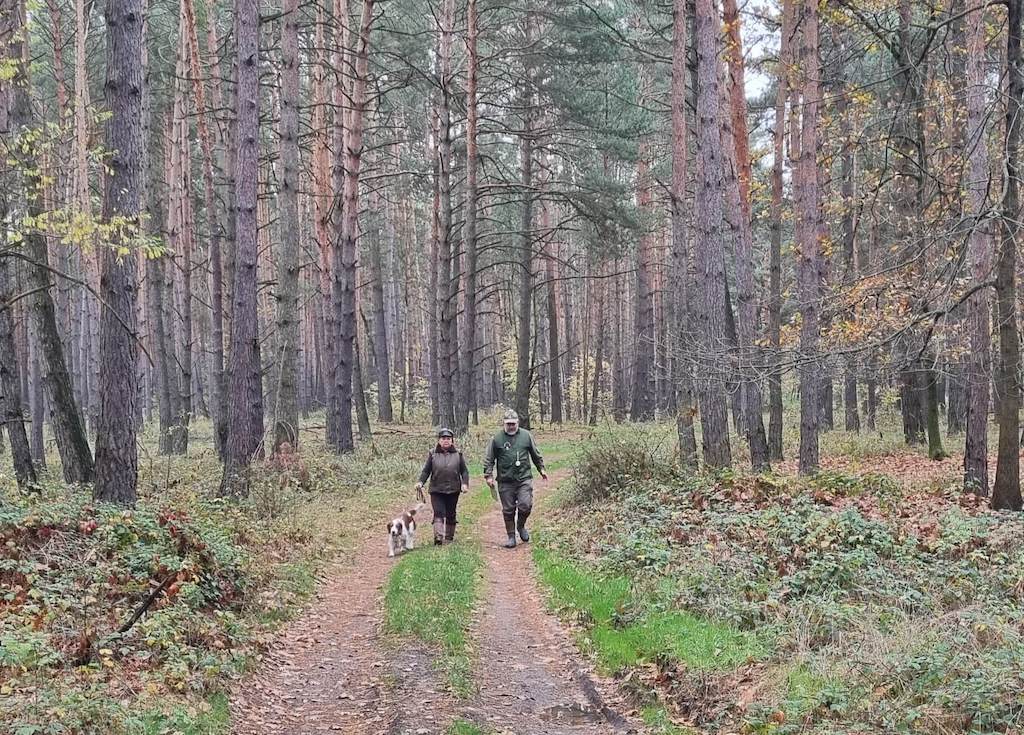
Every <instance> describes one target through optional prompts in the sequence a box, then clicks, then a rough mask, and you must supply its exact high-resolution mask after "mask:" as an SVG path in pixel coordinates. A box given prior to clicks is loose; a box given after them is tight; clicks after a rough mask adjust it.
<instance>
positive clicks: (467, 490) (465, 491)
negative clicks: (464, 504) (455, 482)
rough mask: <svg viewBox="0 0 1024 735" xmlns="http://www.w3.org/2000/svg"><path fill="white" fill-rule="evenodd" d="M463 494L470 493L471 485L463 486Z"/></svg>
mask: <svg viewBox="0 0 1024 735" xmlns="http://www.w3.org/2000/svg"><path fill="white" fill-rule="evenodd" d="M462 492H464V493H468V492H469V485H463V486H462Z"/></svg>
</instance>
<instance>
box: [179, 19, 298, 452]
mask: <svg viewBox="0 0 1024 735" xmlns="http://www.w3.org/2000/svg"><path fill="white" fill-rule="evenodd" d="M185 1H186V2H187V1H188V0H185ZM281 14H282V18H281V21H282V26H281V123H280V125H281V127H280V134H281V191H280V193H279V195H278V201H279V202H280V206H281V215H280V218H281V228H280V238H281V244H280V247H279V249H278V262H277V266H278V271H277V293H276V294H275V296H276V298H277V373H276V374H277V385H276V386H275V391H274V393H275V395H274V452H275V453H277V452H278V451H279V450H280V449H281V445H282V444H284V443H286V442H287V443H288V444H289V445H290V447H291V448H292V449H296V448H297V447H298V445H299V393H298V382H297V377H298V375H297V374H298V351H299V191H298V187H299V102H300V99H299V95H300V87H299V2H298V0H282V3H281Z"/></svg>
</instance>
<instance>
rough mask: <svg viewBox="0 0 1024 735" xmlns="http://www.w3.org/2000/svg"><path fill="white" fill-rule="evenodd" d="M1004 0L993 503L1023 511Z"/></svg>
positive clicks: (1011, 20)
mask: <svg viewBox="0 0 1024 735" xmlns="http://www.w3.org/2000/svg"><path fill="white" fill-rule="evenodd" d="M1022 3H1024V0H1007V8H1008V12H1007V34H1006V67H1007V74H1008V77H1009V78H1008V85H1007V107H1006V149H1005V150H1006V152H1005V158H1004V160H1005V170H1006V188H1005V194H1004V198H1003V217H1002V228H1003V229H1002V236H1001V238H1000V241H999V250H998V252H997V254H996V319H997V322H998V324H999V367H998V370H997V371H996V406H997V411H996V415H997V421H998V425H999V450H998V454H997V457H996V479H995V484H994V485H993V486H992V507H993V508H997V509H1004V508H1010V509H1013V510H1020V509H1021V494H1020V415H1019V414H1020V389H1019V387H1018V383H1017V381H1018V376H1019V375H1020V335H1019V334H1018V332H1017V308H1016V303H1017V270H1016V269H1017V237H1018V233H1019V231H1020V225H1019V222H1020V185H1021V184H1020V176H1021V170H1020V169H1021V160H1020V143H1021V115H1024V59H1022V58H1021V6H1022Z"/></svg>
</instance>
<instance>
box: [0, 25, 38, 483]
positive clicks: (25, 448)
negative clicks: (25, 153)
mask: <svg viewBox="0 0 1024 735" xmlns="http://www.w3.org/2000/svg"><path fill="white" fill-rule="evenodd" d="M3 22H4V21H3V19H0V23H3ZM2 33H3V31H2V30H0V34H2ZM2 116H4V113H3V112H0V117H2ZM6 130H7V126H6V124H5V121H4V120H2V119H0V131H2V132H6ZM6 210H7V202H6V201H5V200H4V197H3V195H0V221H5V220H6V215H7V211H6ZM12 265H13V263H12V261H11V258H10V257H9V256H6V255H4V254H2V253H0V428H3V429H7V437H8V439H10V441H11V458H12V460H13V461H14V476H15V477H16V478H17V480H18V486H19V487H21V488H26V487H30V486H31V485H33V484H35V481H36V469H35V466H34V464H33V463H32V448H31V446H30V445H29V442H28V434H27V433H26V432H25V411H24V409H23V408H22V402H21V398H22V396H21V375H20V371H19V369H18V357H17V356H18V353H17V351H16V348H15V344H14V320H13V319H12V318H11V317H12V311H13V308H14V307H13V304H12V303H11V299H12V296H13V289H12V288H11V286H12V285H13V284H12V280H11V270H12Z"/></svg>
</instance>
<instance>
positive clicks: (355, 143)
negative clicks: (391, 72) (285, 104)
mask: <svg viewBox="0 0 1024 735" xmlns="http://www.w3.org/2000/svg"><path fill="white" fill-rule="evenodd" d="M372 24H373V0H363V9H362V15H361V17H360V21H359V39H358V41H357V47H356V52H355V63H354V69H355V78H354V79H353V82H352V96H351V112H350V114H349V117H348V125H347V126H346V127H347V138H346V146H345V163H346V165H345V187H344V195H343V198H344V204H343V207H342V213H343V214H342V239H341V249H340V253H339V254H340V266H341V272H340V275H341V279H340V283H339V286H340V293H339V296H340V300H339V301H340V305H341V314H340V317H341V321H340V327H341V330H340V331H341V341H340V344H339V347H338V372H337V381H336V390H337V398H338V404H339V409H340V411H341V423H340V424H339V429H340V431H339V435H338V441H337V444H336V445H335V449H336V450H337V451H339V452H351V451H352V450H353V449H354V448H355V442H354V441H353V436H352V390H353V387H352V381H353V370H354V363H353V360H354V357H355V344H354V343H355V339H356V290H355V289H356V243H357V238H358V236H359V231H358V223H359V174H360V167H361V164H362V155H363V122H364V117H365V115H366V107H367V102H366V85H367V79H368V75H369V63H370V34H371V31H372Z"/></svg>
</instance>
